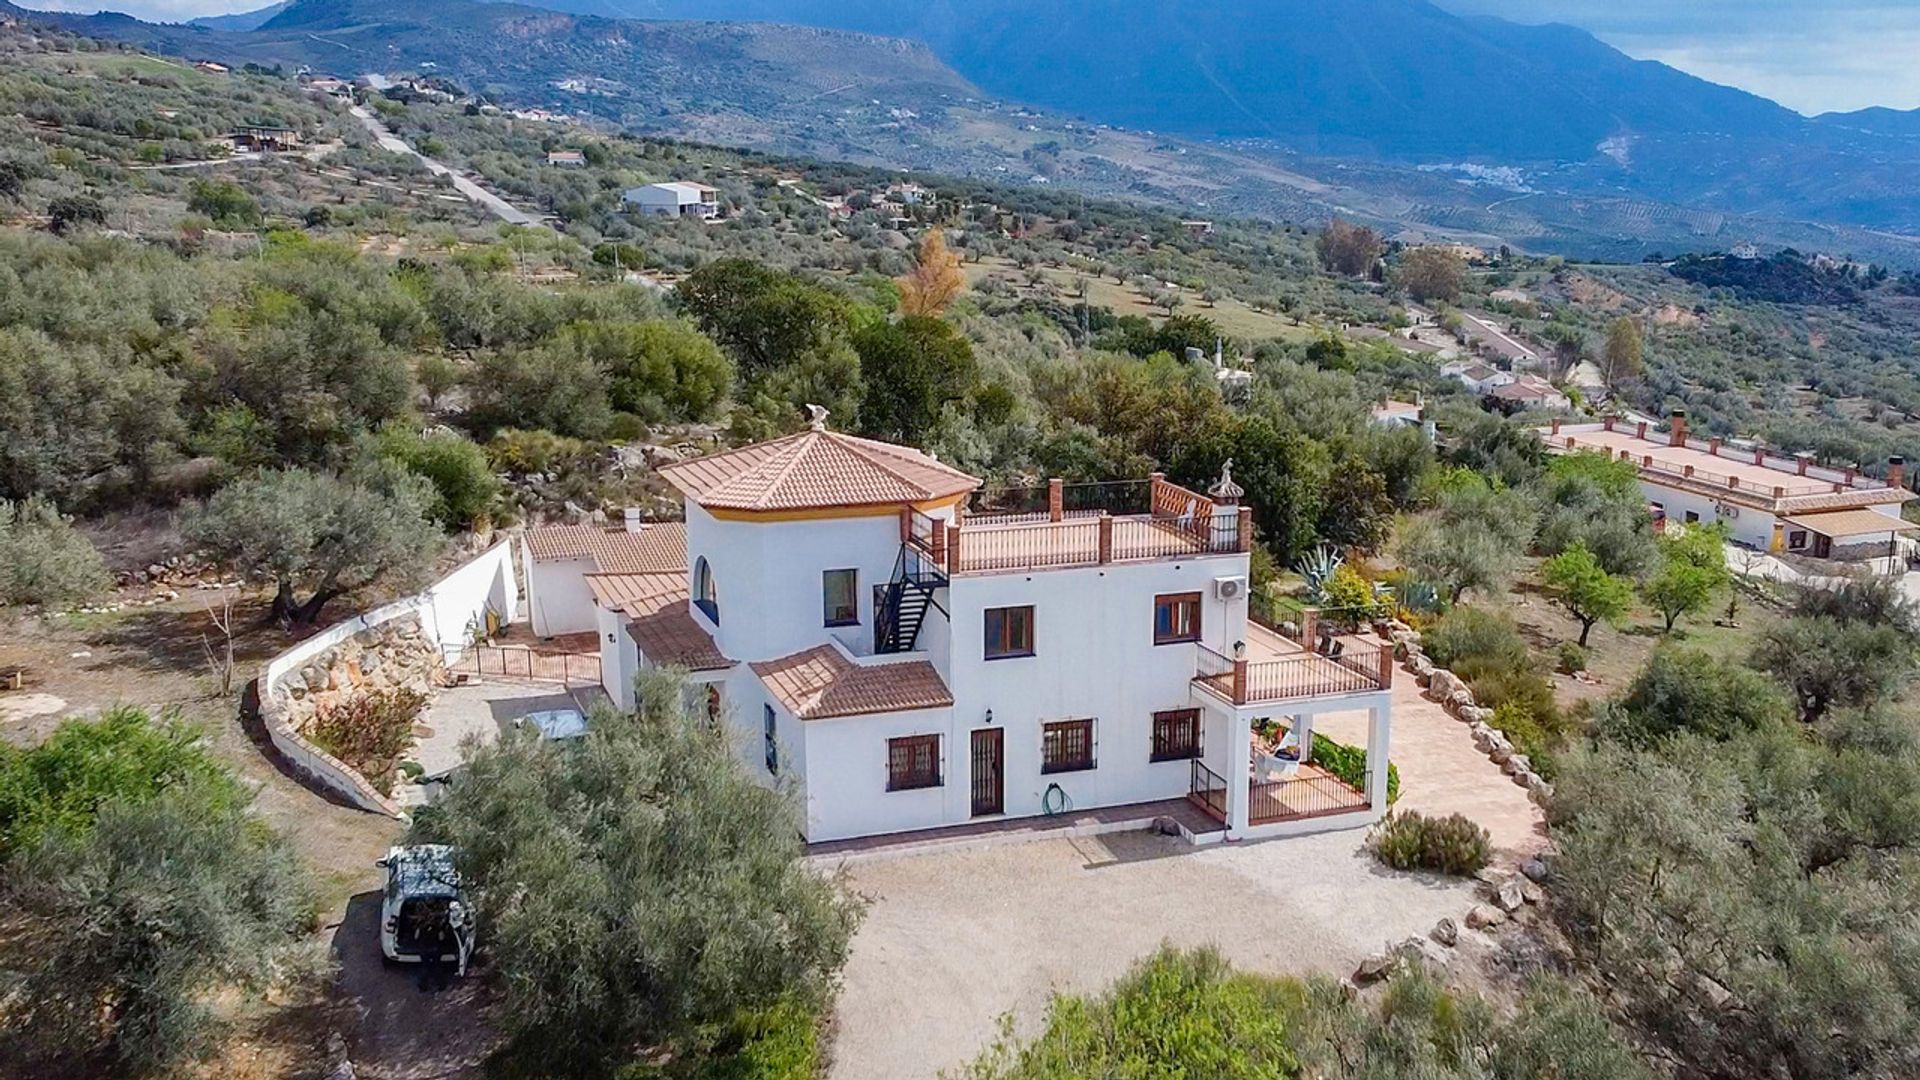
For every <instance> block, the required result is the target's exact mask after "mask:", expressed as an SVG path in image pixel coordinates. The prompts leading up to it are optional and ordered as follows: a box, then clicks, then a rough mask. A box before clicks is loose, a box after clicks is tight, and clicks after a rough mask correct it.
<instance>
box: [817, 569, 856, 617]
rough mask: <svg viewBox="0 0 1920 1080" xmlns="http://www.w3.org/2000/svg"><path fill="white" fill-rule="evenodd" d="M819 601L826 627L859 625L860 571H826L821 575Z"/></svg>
mask: <svg viewBox="0 0 1920 1080" xmlns="http://www.w3.org/2000/svg"><path fill="white" fill-rule="evenodd" d="M820 599H821V602H822V604H823V605H824V606H825V619H826V624H827V625H828V626H858V625H860V571H858V570H828V571H826V572H825V573H823V574H821V575H820Z"/></svg>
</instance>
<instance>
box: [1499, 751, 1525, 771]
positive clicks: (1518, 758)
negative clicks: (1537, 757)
mask: <svg viewBox="0 0 1920 1080" xmlns="http://www.w3.org/2000/svg"><path fill="white" fill-rule="evenodd" d="M1500 770H1501V771H1502V772H1504V773H1506V774H1507V775H1508V776H1513V775H1515V774H1518V773H1523V772H1532V771H1533V762H1531V761H1529V760H1527V755H1525V754H1511V755H1509V756H1508V757H1507V760H1505V761H1503V762H1501V763H1500Z"/></svg>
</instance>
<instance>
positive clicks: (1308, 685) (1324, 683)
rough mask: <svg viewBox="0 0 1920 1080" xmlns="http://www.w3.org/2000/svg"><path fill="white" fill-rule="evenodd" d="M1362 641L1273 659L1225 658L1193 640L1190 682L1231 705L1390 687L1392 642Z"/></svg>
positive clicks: (1362, 692) (1391, 681)
mask: <svg viewBox="0 0 1920 1080" xmlns="http://www.w3.org/2000/svg"><path fill="white" fill-rule="evenodd" d="M1354 640H1355V641H1361V642H1363V645H1362V647H1361V648H1360V649H1359V650H1358V651H1354V652H1349V651H1345V650H1342V651H1341V652H1340V654H1339V655H1323V654H1321V653H1317V652H1307V653H1300V654H1299V655H1297V656H1284V657H1279V658H1277V659H1270V660H1260V661H1257V662H1256V661H1249V660H1245V659H1238V660H1235V659H1228V658H1227V657H1225V656H1222V655H1221V654H1219V653H1217V652H1215V651H1213V650H1212V649H1209V648H1207V647H1206V646H1205V645H1200V646H1196V647H1195V650H1196V654H1197V658H1196V660H1195V662H1194V675H1193V683H1194V685H1195V686H1198V687H1200V688H1201V689H1203V690H1205V691H1207V692H1208V693H1210V694H1213V695H1215V696H1216V697H1219V698H1221V699H1223V700H1225V701H1227V702H1229V703H1231V704H1234V705H1265V704H1269V703H1273V702H1280V701H1295V700H1300V699H1304V698H1315V697H1331V696H1336V695H1340V694H1370V693H1375V692H1377V691H1381V690H1391V689H1392V688H1393V646H1391V645H1383V644H1375V643H1372V642H1364V639H1358V638H1356V639H1354Z"/></svg>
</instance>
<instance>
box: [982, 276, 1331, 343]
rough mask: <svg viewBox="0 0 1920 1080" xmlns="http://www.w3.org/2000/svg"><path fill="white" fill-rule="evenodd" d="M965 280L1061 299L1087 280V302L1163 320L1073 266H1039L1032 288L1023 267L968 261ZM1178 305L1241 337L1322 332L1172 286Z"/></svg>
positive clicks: (1126, 288)
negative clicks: (995, 281)
mask: <svg viewBox="0 0 1920 1080" xmlns="http://www.w3.org/2000/svg"><path fill="white" fill-rule="evenodd" d="M963 269H964V271H965V273H966V275H967V282H968V284H973V283H976V282H979V281H981V280H984V279H986V278H990V277H991V278H998V279H999V280H1000V281H1002V282H1004V283H1006V284H1007V285H1010V286H1012V287H1013V288H1014V289H1016V290H1017V291H1019V292H1020V293H1021V295H1026V296H1031V295H1037V294H1039V293H1040V292H1042V291H1043V290H1044V291H1050V293H1051V295H1053V296H1055V297H1058V298H1061V299H1063V300H1073V299H1077V298H1078V296H1079V290H1080V285H1081V283H1082V282H1085V284H1086V289H1087V295H1086V299H1087V302H1088V303H1090V304H1092V305H1093V306H1094V307H1104V308H1110V309H1112V311H1113V313H1114V314H1115V315H1145V316H1147V317H1148V318H1150V319H1152V320H1153V321H1154V323H1155V324H1158V323H1162V322H1165V321H1166V319H1167V311H1166V309H1165V308H1163V307H1158V306H1156V305H1154V304H1153V303H1152V302H1151V301H1149V300H1148V299H1147V298H1146V297H1144V296H1142V295H1141V294H1140V292H1139V290H1137V289H1135V288H1134V287H1132V286H1131V285H1118V284H1115V283H1114V281H1113V279H1112V278H1102V277H1097V276H1095V275H1093V274H1085V273H1081V272H1079V271H1076V270H1072V269H1055V268H1052V267H1040V268H1039V269H1040V272H1041V274H1042V275H1043V276H1044V280H1045V284H1044V285H1042V286H1038V287H1036V286H1035V285H1033V284H1031V283H1030V282H1029V281H1028V275H1027V271H1025V270H1022V269H1021V268H1020V267H1018V266H1016V265H1014V264H1013V262H1012V261H1011V260H1008V259H1002V258H997V257H995V258H985V259H981V260H980V261H979V262H971V263H967V264H966V265H965V266H964V267H963ZM1174 291H1175V292H1177V293H1178V294H1179V295H1180V297H1181V299H1182V303H1181V306H1179V307H1178V308H1175V309H1174V314H1176V315H1204V316H1206V317H1207V318H1209V319H1212V320H1213V321H1214V323H1215V324H1216V325H1218V326H1219V327H1220V330H1221V332H1222V333H1224V334H1226V335H1227V336H1228V337H1232V338H1237V339H1240V340H1242V341H1269V340H1273V339H1276V338H1277V339H1281V340H1285V341H1313V340H1316V339H1318V338H1319V337H1320V336H1321V334H1322V333H1323V331H1322V330H1321V329H1320V328H1318V327H1316V326H1314V325H1312V324H1311V323H1304V324H1303V323H1296V322H1295V321H1294V320H1292V319H1290V318H1287V317H1286V316H1284V315H1276V314H1271V313H1268V312H1264V311H1255V310H1254V309H1253V308H1251V307H1249V306H1247V305H1246V304H1245V303H1242V302H1241V301H1239V300H1235V299H1232V298H1230V297H1229V298H1225V299H1222V300H1220V301H1219V302H1218V303H1216V304H1213V305H1211V306H1209V305H1208V304H1207V303H1206V301H1204V300H1202V299H1201V298H1200V294H1199V293H1197V292H1194V291H1192V290H1190V289H1176V290H1174Z"/></svg>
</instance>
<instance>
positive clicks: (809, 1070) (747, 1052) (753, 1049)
mask: <svg viewBox="0 0 1920 1080" xmlns="http://www.w3.org/2000/svg"><path fill="white" fill-rule="evenodd" d="M820 1065H821V1062H820V1013H819V1011H818V1010H817V1009H815V1008H813V1007H812V1006H810V1005H808V1004H807V1002H806V1000H805V999H803V998H799V997H792V998H787V999H786V1000H784V1001H781V1002H779V1003H778V1004H775V1005H771V1006H769V1007H767V1008H765V1009H743V1010H741V1011H740V1013H739V1014H738V1015H736V1016H735V1017H734V1018H733V1020H732V1022H730V1023H728V1024H727V1025H725V1026H724V1027H723V1028H721V1029H720V1030H718V1031H713V1032H707V1033H705V1034H704V1035H703V1037H702V1038H701V1039H699V1040H696V1044H695V1046H694V1048H693V1049H690V1050H688V1051H685V1052H683V1053H680V1054H678V1055H676V1056H675V1057H674V1059H673V1060H671V1061H669V1062H666V1063H664V1064H636V1065H628V1066H626V1067H625V1068H623V1069H621V1070H620V1071H619V1073H618V1074H617V1075H616V1080H815V1078H816V1077H818V1076H819V1075H820Z"/></svg>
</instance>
